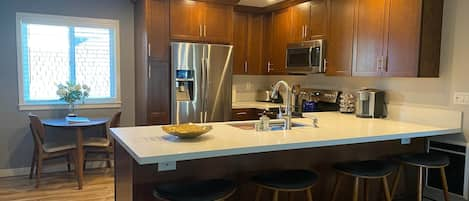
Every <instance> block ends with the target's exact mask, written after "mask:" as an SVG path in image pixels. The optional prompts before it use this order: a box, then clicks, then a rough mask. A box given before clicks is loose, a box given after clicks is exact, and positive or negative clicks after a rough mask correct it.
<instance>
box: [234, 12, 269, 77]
mask: <svg viewBox="0 0 469 201" xmlns="http://www.w3.org/2000/svg"><path fill="white" fill-rule="evenodd" d="M263 21H264V20H263V16H262V15H256V14H248V13H235V16H234V29H235V30H236V32H234V36H233V45H234V57H233V58H234V62H233V73H234V74H238V75H246V74H249V75H260V74H263V71H262V45H263V42H262V39H263Z"/></svg>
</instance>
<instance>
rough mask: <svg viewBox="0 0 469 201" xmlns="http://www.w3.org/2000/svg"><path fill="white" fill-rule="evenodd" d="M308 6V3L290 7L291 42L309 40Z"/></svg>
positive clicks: (309, 9)
mask: <svg viewBox="0 0 469 201" xmlns="http://www.w3.org/2000/svg"><path fill="white" fill-rule="evenodd" d="M310 6H311V3H310V2H304V3H301V4H298V5H295V6H292V7H291V16H292V20H291V37H290V39H291V40H290V41H291V42H301V41H306V40H308V39H309V38H308V37H309V34H308V30H309V29H310V27H309V26H310V15H311V7H310Z"/></svg>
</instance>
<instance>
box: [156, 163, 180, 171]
mask: <svg viewBox="0 0 469 201" xmlns="http://www.w3.org/2000/svg"><path fill="white" fill-rule="evenodd" d="M172 170H176V161H174V162H167V163H158V172H165V171H172Z"/></svg>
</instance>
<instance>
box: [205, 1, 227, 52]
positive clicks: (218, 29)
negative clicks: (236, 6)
mask: <svg viewBox="0 0 469 201" xmlns="http://www.w3.org/2000/svg"><path fill="white" fill-rule="evenodd" d="M204 5H205V6H204V9H203V13H204V33H203V35H204V40H205V41H206V42H210V43H223V44H231V43H233V6H227V5H222V4H213V3H205V4H204Z"/></svg>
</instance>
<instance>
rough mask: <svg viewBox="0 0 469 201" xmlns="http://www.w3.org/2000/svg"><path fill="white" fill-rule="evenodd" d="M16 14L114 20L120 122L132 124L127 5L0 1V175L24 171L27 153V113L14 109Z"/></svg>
mask: <svg viewBox="0 0 469 201" xmlns="http://www.w3.org/2000/svg"><path fill="white" fill-rule="evenodd" d="M16 12H31V13H40V14H52V15H68V16H77V17H92V18H107V19H117V20H119V22H120V24H119V25H120V47H121V48H120V50H121V52H120V56H121V57H120V60H121V63H120V67H121V83H122V89H121V94H122V102H123V105H122V108H121V109H122V111H123V114H122V123H123V124H124V125H133V124H134V119H135V118H134V99H135V98H134V86H135V85H134V83H135V82H134V77H135V76H134V36H133V30H134V28H133V5H132V3H131V2H130V1H129V0H99V1H95V0H79V1H78V0H40V1H37V0H0V27H1V29H0V44H1V47H0V86H1V87H0V97H1V98H0V170H1V169H12V168H21V167H27V166H29V165H30V160H31V157H32V151H33V140H32V136H31V134H30V132H29V129H28V127H29V122H28V119H27V113H28V112H29V111H19V110H18V86H17V85H18V81H17V78H18V75H17V63H16V58H17V57H16ZM34 112H35V113H36V114H38V115H40V116H41V117H43V118H59V117H64V115H65V114H66V111H64V110H62V111H61V110H54V111H34ZM114 112H116V109H93V110H82V111H79V113H80V114H81V115H85V116H90V117H110V116H111V115H112V114H113V113H114ZM57 134H59V135H69V133H57ZM70 136H73V134H72V135H70Z"/></svg>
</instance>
